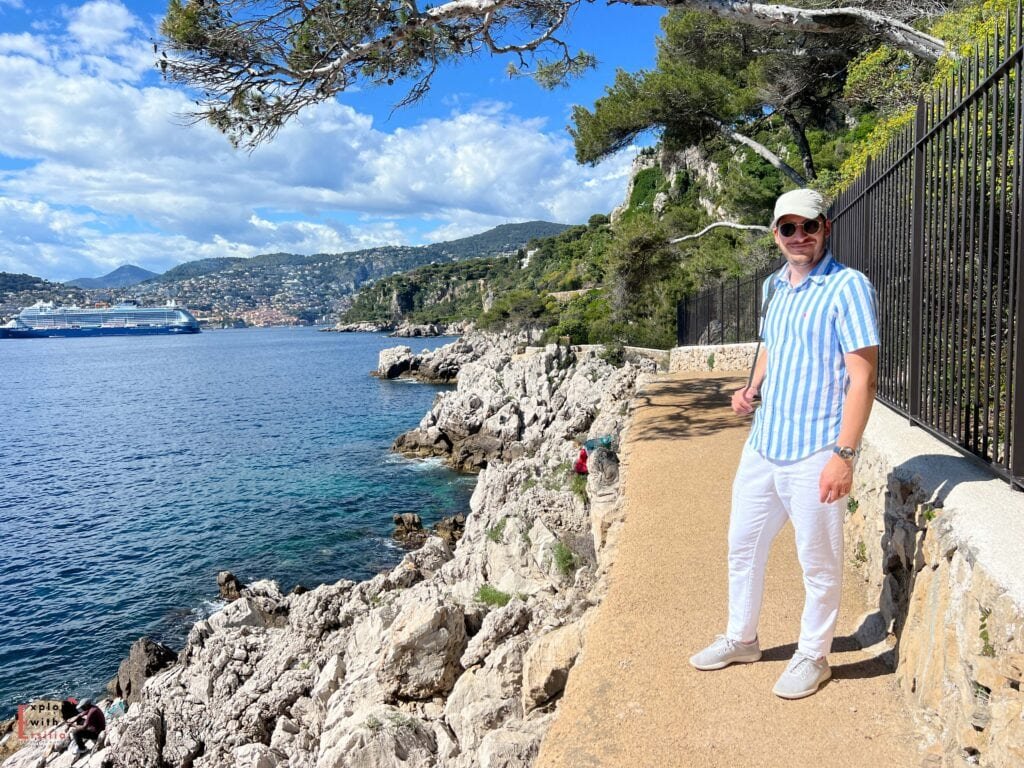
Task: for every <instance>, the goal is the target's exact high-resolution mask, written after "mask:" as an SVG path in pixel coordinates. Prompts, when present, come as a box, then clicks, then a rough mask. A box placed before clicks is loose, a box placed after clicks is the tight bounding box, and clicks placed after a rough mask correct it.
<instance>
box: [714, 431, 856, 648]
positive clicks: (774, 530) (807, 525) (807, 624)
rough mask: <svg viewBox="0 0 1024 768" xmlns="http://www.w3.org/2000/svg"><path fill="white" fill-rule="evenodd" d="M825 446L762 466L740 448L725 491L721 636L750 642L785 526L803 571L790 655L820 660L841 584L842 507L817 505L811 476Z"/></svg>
mask: <svg viewBox="0 0 1024 768" xmlns="http://www.w3.org/2000/svg"><path fill="white" fill-rule="evenodd" d="M831 457H832V449H831V448H826V449H825V450H822V451H818V452H817V453H814V454H812V455H811V456H808V457H807V458H805V459H800V460H799V461H785V462H779V461H770V460H769V459H766V458H764V457H763V456H761V454H759V453H758V452H757V451H755V450H753V449H752V448H750V447H745V448H744V449H743V456H742V458H741V459H740V466H739V469H738V470H737V472H736V479H735V481H734V482H733V489H732V516H731V517H730V519H729V626H728V628H727V629H726V635H727V636H728V637H730V638H732V639H733V640H739V641H741V642H745V643H749V642H752V641H753V640H754V638H756V637H757V621H758V618H759V616H760V614H761V599H762V597H763V596H764V573H765V568H766V566H767V564H768V552H769V550H770V549H771V545H772V541H773V540H774V539H775V537H776V536H777V535H778V533H779V531H781V530H782V527H783V526H784V525H785V524H786V520H787V519H788V520H790V521H792V523H793V529H794V531H795V533H796V553H797V558H798V559H799V560H800V567H801V568H802V569H803V574H804V612H803V616H802V618H801V620H800V642H799V643H798V645H797V651H798V652H799V653H801V654H803V655H806V656H810V657H812V658H818V657H822V656H826V655H827V654H828V652H829V649H830V648H831V646H832V635H833V634H834V633H835V628H836V619H838V617H839V600H840V595H841V592H842V585H843V504H842V501H843V500H842V499H840V500H837V501H834V502H832V503H830V504H822V503H821V502H820V501H819V495H820V492H819V490H818V478H819V476H820V475H821V470H822V469H823V468H824V466H825V464H826V462H828V460H829V459H830V458H831Z"/></svg>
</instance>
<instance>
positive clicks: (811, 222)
mask: <svg viewBox="0 0 1024 768" xmlns="http://www.w3.org/2000/svg"><path fill="white" fill-rule="evenodd" d="M797 227H800V229H802V230H803V231H804V234H805V235H814V234H817V232H818V230H819V229H821V219H805V220H804V221H803V223H802V224H794V223H793V222H792V221H787V222H785V223H783V224H779V234H780V235H782V236H783V237H792V236H793V235H795V234H796V228H797Z"/></svg>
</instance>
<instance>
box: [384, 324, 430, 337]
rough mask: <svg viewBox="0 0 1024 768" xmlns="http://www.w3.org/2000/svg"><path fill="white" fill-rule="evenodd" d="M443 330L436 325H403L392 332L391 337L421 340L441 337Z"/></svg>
mask: <svg viewBox="0 0 1024 768" xmlns="http://www.w3.org/2000/svg"><path fill="white" fill-rule="evenodd" d="M442 330H443V329H442V328H441V326H439V325H435V324H434V323H424V324H423V325H413V324H412V323H402V324H401V325H400V326H398V327H397V328H396V329H395V330H394V331H392V332H391V335H392V336H398V337H405V338H421V337H428V336H440V335H441V333H442Z"/></svg>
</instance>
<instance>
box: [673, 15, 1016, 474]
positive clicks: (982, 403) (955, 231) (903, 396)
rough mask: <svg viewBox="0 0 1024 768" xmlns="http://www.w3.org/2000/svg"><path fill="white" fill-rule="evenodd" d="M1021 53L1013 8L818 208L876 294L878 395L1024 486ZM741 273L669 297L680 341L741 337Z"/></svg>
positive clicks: (835, 241) (744, 318) (749, 336)
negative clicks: (824, 208)
mask: <svg viewBox="0 0 1024 768" xmlns="http://www.w3.org/2000/svg"><path fill="white" fill-rule="evenodd" d="M1022 57H1024V49H1022V47H1021V6H1020V4H1018V7H1017V13H1016V18H1015V20H1014V21H1013V22H1012V23H1011V19H1010V17H1009V16H1008V17H1007V18H1006V21H1005V24H1004V25H1002V27H1001V28H1000V29H999V30H997V31H996V32H995V33H994V35H993V37H992V38H991V39H990V40H989V41H988V42H987V43H986V45H985V47H984V49H983V50H978V51H976V53H975V55H974V56H972V57H969V58H965V59H963V60H962V61H961V62H960V63H959V65H958V67H957V70H956V72H955V73H954V75H953V77H952V78H951V79H950V81H949V82H948V83H947V84H946V86H945V87H944V88H943V89H941V90H940V91H939V92H937V93H935V94H933V95H932V96H931V98H930V99H928V100H925V99H923V98H922V99H921V100H920V101H919V103H918V106H917V113H916V119H915V121H914V123H913V124H912V125H909V126H908V127H907V128H906V130H905V131H904V132H903V133H902V134H900V135H899V136H897V137H896V138H895V139H894V140H893V141H892V142H891V143H890V145H889V146H888V147H887V148H886V149H885V151H884V152H882V153H881V154H880V155H879V157H877V158H875V160H874V161H873V162H869V164H868V167H867V168H866V169H865V171H864V173H863V174H862V176H861V177H860V178H859V179H858V180H857V181H856V182H854V184H852V185H851V186H850V187H849V188H848V189H846V190H845V191H844V192H843V193H842V194H841V195H840V196H839V197H838V198H837V199H836V200H835V201H834V203H833V205H832V209H831V211H830V218H831V219H832V221H833V228H832V249H833V251H834V252H835V254H836V256H837V258H838V259H839V260H840V261H842V262H843V263H845V264H848V265H849V266H851V267H855V268H856V269H859V270H861V271H862V272H864V273H865V274H866V275H867V276H868V277H869V278H870V280H871V282H872V283H873V284H874V286H875V288H876V290H877V292H878V306H879V324H880V332H881V348H880V360H879V387H878V397H879V399H880V400H882V401H883V402H885V403H886V404H887V405H889V406H891V407H892V408H894V409H896V410H898V411H900V412H902V413H904V414H905V415H906V416H908V417H909V419H910V420H911V422H912V423H914V424H916V425H918V426H920V427H922V428H924V429H926V430H928V431H929V432H931V433H932V434H934V435H936V436H937V437H939V438H941V439H942V440H944V441H946V442H947V443H949V444H950V445H953V446H955V447H957V448H959V449H960V450H962V451H964V452H967V453H970V454H973V455H975V456H977V457H979V458H981V459H983V460H984V461H986V462H988V463H989V464H990V465H991V466H992V468H993V469H994V470H995V471H996V472H997V473H998V474H999V475H1001V476H1003V477H1005V478H1006V479H1008V480H1010V481H1011V482H1013V483H1014V484H1016V485H1024V328H1021V322H1022V319H1024V275H1022V274H1021V266H1022V259H1024V255H1022V253H1024V227H1022V226H1021V215H1022V213H1024V211H1022V205H1024V174H1022V166H1021V158H1022V157H1024V92H1022V81H1021V80H1022V76H1024V72H1022ZM762 279H763V278H762ZM749 282H757V279H756V278H753V279H751V278H747V279H746V281H742V280H737V281H730V282H728V283H725V284H723V285H721V286H715V287H713V288H710V289H707V290H705V291H704V292H702V293H701V294H698V295H696V296H693V297H689V298H687V299H686V300H684V301H683V302H681V303H680V305H679V308H678V316H679V320H680V322H679V325H678V333H677V336H678V339H679V343H680V344H681V345H687V344H698V343H708V342H710V343H719V342H724V341H753V340H754V338H755V337H756V331H755V328H756V325H753V326H752V325H750V324H749V322H748V314H747V313H748V312H749V311H750V310H749V307H748V306H745V305H744V303H743V301H740V300H737V301H735V302H732V303H730V302H729V300H727V299H725V298H724V297H727V296H729V295H730V294H732V293H735V294H737V295H739V294H741V293H742V291H744V290H747V289H746V287H745V286H746V284H747V283H749ZM753 290H754V291H755V292H756V291H757V290H758V289H757V288H756V287H755V288H754V289H753ZM746 302H747V304H749V299H747V300H746ZM733 329H735V332H734V333H732V334H731V335H729V333H730V332H732V331H733Z"/></svg>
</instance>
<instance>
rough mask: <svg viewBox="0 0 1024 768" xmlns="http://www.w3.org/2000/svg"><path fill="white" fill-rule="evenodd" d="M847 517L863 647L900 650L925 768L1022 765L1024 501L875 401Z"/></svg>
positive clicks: (895, 657)
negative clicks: (864, 604) (872, 608)
mask: <svg viewBox="0 0 1024 768" xmlns="http://www.w3.org/2000/svg"><path fill="white" fill-rule="evenodd" d="M847 514H848V524H847V526H846V533H847V536H846V551H847V556H848V557H849V558H850V561H851V563H852V564H853V565H854V566H855V567H856V570H857V572H858V573H859V574H860V575H861V577H862V580H861V584H860V586H861V587H862V588H863V589H864V590H865V592H866V595H867V597H868V599H869V600H870V601H871V602H872V604H874V605H877V606H878V612H877V613H875V614H874V615H872V616H870V617H868V618H867V619H866V620H865V622H864V623H863V624H862V627H861V635H862V640H864V641H865V642H867V643H870V642H872V641H874V640H881V641H883V642H885V643H887V644H888V645H890V646H894V647H893V648H892V650H891V651H889V653H890V654H891V657H892V661H894V662H895V663H896V676H897V680H898V682H899V685H900V688H901V689H902V690H903V693H904V695H906V696H907V698H908V700H909V701H910V702H911V704H912V709H913V710H914V714H915V716H916V718H917V720H918V721H919V723H920V724H921V725H922V726H923V730H924V733H925V736H926V739H928V740H929V741H930V743H929V744H927V745H926V749H927V753H928V754H927V757H926V760H925V763H924V764H925V765H933V766H963V765H981V766H993V768H995V767H997V766H998V767H1000V768H1002V767H1003V766H1018V765H1024V719H1022V703H1024V698H1022V695H1021V692H1020V684H1021V680H1022V679H1024V496H1022V494H1021V493H1020V492H1017V491H1013V490H1011V489H1010V487H1009V486H1008V484H1007V483H1005V482H1004V481H1002V480H998V479H995V478H994V477H993V475H992V473H991V472H990V471H989V470H988V469H987V468H986V467H985V466H983V465H982V464H981V463H980V462H977V461H975V460H974V459H970V458H967V457H964V456H963V455H961V454H959V453H958V452H956V451H955V450H953V449H952V448H949V447H947V446H945V445H944V444H943V443H941V442H939V441H938V440H936V439H935V438H933V437H931V436H930V435H928V434H927V433H926V432H924V431H923V430H921V429H915V428H914V427H911V426H910V425H909V424H908V423H907V420H906V419H905V418H904V417H901V416H899V415H897V414H896V413H895V412H893V411H891V410H890V409H888V408H886V407H885V406H883V405H881V404H880V403H876V404H875V408H874V411H873V412H872V416H871V421H870V423H869V425H868V429H867V431H866V433H865V436H864V442H863V452H862V455H861V457H860V459H859V460H858V466H857V472H856V479H855V482H854V489H853V492H852V493H851V495H850V498H849V501H848V504H847ZM849 586H851V587H853V586H854V585H852V584H851V585H849ZM878 648H879V650H880V651H884V650H885V647H884V646H883V645H881V644H880V645H879V646H878Z"/></svg>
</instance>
